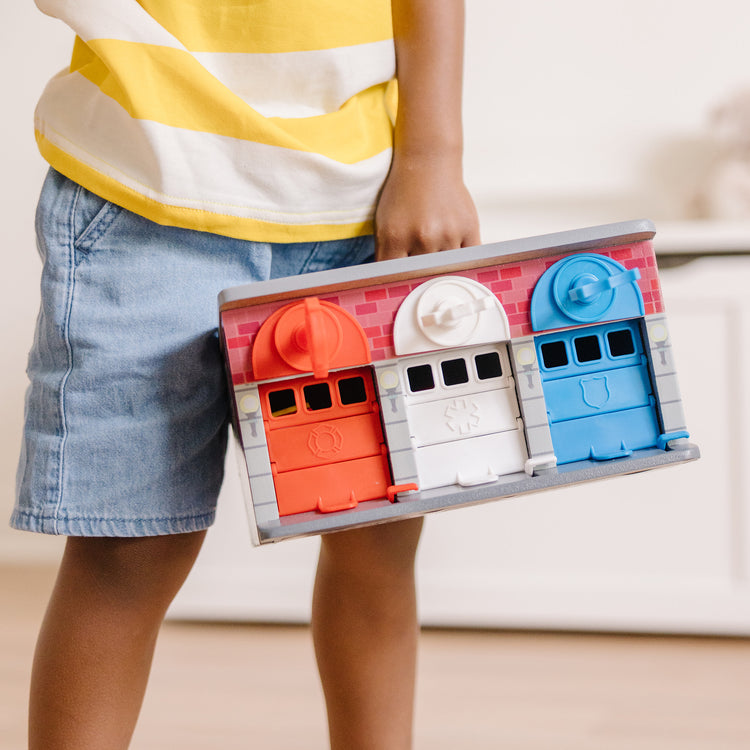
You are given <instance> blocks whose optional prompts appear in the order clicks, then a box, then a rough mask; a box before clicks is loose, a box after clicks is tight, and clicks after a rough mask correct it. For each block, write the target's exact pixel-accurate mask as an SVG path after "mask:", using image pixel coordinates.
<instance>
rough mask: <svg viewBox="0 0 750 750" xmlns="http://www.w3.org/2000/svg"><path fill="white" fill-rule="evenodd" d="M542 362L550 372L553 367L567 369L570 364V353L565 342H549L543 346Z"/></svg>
mask: <svg viewBox="0 0 750 750" xmlns="http://www.w3.org/2000/svg"><path fill="white" fill-rule="evenodd" d="M541 350H542V362H543V363H544V366H545V367H546V368H547V369H548V370H549V369H552V368H553V367H565V365H567V364H568V352H567V351H566V350H565V342H564V341H549V342H548V343H546V344H542V346H541Z"/></svg>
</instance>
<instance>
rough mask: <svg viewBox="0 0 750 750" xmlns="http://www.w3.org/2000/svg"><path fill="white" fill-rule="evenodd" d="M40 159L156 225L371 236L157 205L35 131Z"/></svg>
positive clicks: (298, 237) (363, 226)
mask: <svg viewBox="0 0 750 750" xmlns="http://www.w3.org/2000/svg"><path fill="white" fill-rule="evenodd" d="M36 139H37V143H38V146H39V151H40V152H41V154H42V156H43V157H44V158H45V159H46V160H47V162H49V164H50V165H51V166H52V167H54V168H55V169H56V170H57V171H58V172H61V173H62V174H64V175H65V176H66V177H69V178H70V179H71V180H74V181H75V182H77V183H78V184H79V185H83V186H84V187H85V188H86V189H87V190H90V191H91V192H93V193H96V194H97V195H99V196H101V197H102V198H104V199H105V200H108V201H112V203H115V204H116V205H118V206H122V207H123V208H125V209H127V210H128V211H131V212H133V213H135V214H138V215H140V216H144V217H145V218H147V219H149V220H150V221H153V222H155V223H157V224H164V225H166V226H176V227H186V228H188V229H195V230H197V231H201V232H211V233H213V234H221V235H225V236H227V237H235V238H237V239H240V240H251V241H254V242H285V243H286V242H324V241H326V240H338V239H346V238H350V237H359V236H362V235H366V234H372V232H373V224H372V221H363V222H357V223H354V224H313V225H288V224H275V223H272V222H265V221H259V220H257V219H248V218H244V217H237V216H230V215H225V214H220V213H215V212H212V211H202V210H199V209H194V208H183V207H181V206H171V205H167V204H164V203H160V202H158V201H156V200H154V199H152V198H148V197H147V196H144V195H142V194H141V193H139V192H137V191H136V190H133V189H131V188H129V187H127V186H125V185H123V184H121V183H119V182H117V181H116V180H113V179H112V178H111V177H108V176H107V175H105V174H103V173H102V172H100V171H98V170H96V169H93V168H92V167H89V166H88V165H86V164H84V163H82V162H80V161H78V160H77V159H76V158H75V157H73V156H71V155H70V154H68V153H66V152H65V151H62V150H61V149H59V148H58V147H57V146H55V145H54V144H53V143H51V142H50V141H49V140H47V138H45V137H44V136H43V135H42V134H41V133H39V132H38V131H37V132H36Z"/></svg>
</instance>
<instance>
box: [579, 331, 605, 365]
mask: <svg viewBox="0 0 750 750" xmlns="http://www.w3.org/2000/svg"><path fill="white" fill-rule="evenodd" d="M573 346H574V347H575V350H576V359H577V360H578V361H579V362H596V360H597V359H601V358H602V349H601V347H600V346H599V337H598V336H581V337H580V338H578V339H573Z"/></svg>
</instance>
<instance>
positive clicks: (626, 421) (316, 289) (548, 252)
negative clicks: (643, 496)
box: [219, 221, 699, 543]
mask: <svg viewBox="0 0 750 750" xmlns="http://www.w3.org/2000/svg"><path fill="white" fill-rule="evenodd" d="M653 236H654V227H653V225H652V224H651V223H650V222H648V221H634V222H624V223H620V224H611V225H606V226H602V227H592V228H588V229H582V230H576V231H571V232H562V233H559V234H553V235H545V236H540V237H532V238H526V239H521V240H513V241H509V242H501V243H496V244H491V245H483V246H479V247H474V248H466V249H461V250H451V251H447V252H442V253H436V254H432V255H423V256H416V257H412V258H406V259H399V260H392V261H385V262H381V263H372V264H366V265H361V266H356V267H353V268H346V269H340V270H334V271H324V272H320V273H313V274H308V275H303V276H297V277H291V278H284V279H276V280H273V281H268V282H262V283H256V284H249V285H246V286H242V287H235V288H232V289H228V290H225V291H224V292H222V294H221V295H220V299H219V306H220V320H221V323H220V331H221V337H222V344H223V346H224V351H225V354H226V360H227V366H228V373H229V377H230V380H231V388H232V391H233V401H234V407H235V414H234V416H235V428H236V434H237V437H238V442H239V445H240V448H241V451H242V454H243V457H244V461H243V465H244V467H245V468H246V481H245V482H244V485H245V487H246V489H247V490H248V493H247V498H248V501H247V502H248V510H249V514H250V518H251V529H252V531H253V538H254V541H255V542H256V543H266V542H273V541H278V540H280V539H284V538H288V537H294V536H301V535H308V534H315V533H321V532H326V531H333V530H338V529H344V528H350V527H353V526H361V525H365V524H370V523H379V522H384V521H387V520H391V519H395V518H399V517H407V516H414V515H419V514H422V513H427V512H431V511H436V510H443V509H446V508H451V507H457V506H463V505H469V504H474V503H479V502H484V501H488V500H493V499H497V498H503V497H510V496H515V495H519V494H523V493H528V492H534V491H539V490H544V489H549V488H552V487H555V486H561V485H568V484H573V483H578V482H584V481H591V480H595V479H601V478H605V477H611V476H616V475H621V474H628V473H632V472H639V471H644V470H646V469H651V468H656V467H658V466H663V465H666V464H676V463H681V462H684V461H689V460H693V459H695V458H697V457H698V455H699V453H698V449H697V447H696V446H695V445H693V444H692V443H690V441H689V435H688V432H687V429H686V426H685V419H684V416H683V410H682V402H681V396H680V392H679V388H678V384H677V377H676V372H675V367H674V364H673V359H672V349H671V345H670V340H669V334H668V328H667V319H666V317H665V313H664V306H663V302H662V297H661V291H660V288H659V280H658V274H657V267H656V260H655V256H654V251H653V246H652V239H653Z"/></svg>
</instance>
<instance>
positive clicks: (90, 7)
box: [35, 0, 185, 49]
mask: <svg viewBox="0 0 750 750" xmlns="http://www.w3.org/2000/svg"><path fill="white" fill-rule="evenodd" d="M35 1H36V5H37V7H38V8H39V10H41V11H42V13H46V14H47V15H48V16H53V17H54V18H59V19H60V20H61V21H64V22H65V23H66V24H68V26H70V28H71V29H73V31H75V33H76V34H77V35H78V36H79V37H81V39H83V41H84V42H87V41H89V40H91V39H120V40H122V41H125V42H141V43H142V44H157V45H162V46H164V47H176V48H178V49H185V47H184V46H183V45H182V44H181V43H180V42H179V41H178V40H177V39H176V38H175V37H173V36H172V35H171V34H170V33H169V32H168V31H167V30H166V29H164V27H163V26H161V25H160V24H159V23H157V22H156V21H155V20H154V18H153V17H152V16H150V15H149V14H148V13H146V11H145V10H144V9H143V8H142V7H141V6H140V5H139V4H138V3H137V2H136V0H35Z"/></svg>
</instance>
